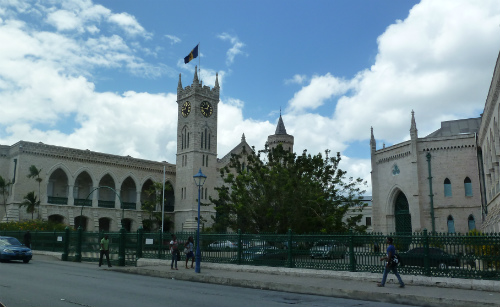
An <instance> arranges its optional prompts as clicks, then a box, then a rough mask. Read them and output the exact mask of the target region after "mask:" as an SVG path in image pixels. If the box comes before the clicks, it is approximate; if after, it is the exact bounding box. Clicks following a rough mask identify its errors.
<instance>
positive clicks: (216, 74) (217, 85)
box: [214, 72, 219, 89]
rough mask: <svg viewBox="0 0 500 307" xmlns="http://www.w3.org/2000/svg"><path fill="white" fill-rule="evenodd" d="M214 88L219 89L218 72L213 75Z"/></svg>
mask: <svg viewBox="0 0 500 307" xmlns="http://www.w3.org/2000/svg"><path fill="white" fill-rule="evenodd" d="M214 88H217V89H218V88H219V73H218V72H216V73H215V86H214Z"/></svg>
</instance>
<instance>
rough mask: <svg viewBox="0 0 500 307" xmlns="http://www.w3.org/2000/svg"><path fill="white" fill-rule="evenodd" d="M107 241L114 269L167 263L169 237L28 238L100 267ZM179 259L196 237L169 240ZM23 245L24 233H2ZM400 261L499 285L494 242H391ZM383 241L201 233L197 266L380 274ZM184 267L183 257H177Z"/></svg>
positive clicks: (418, 237)
mask: <svg viewBox="0 0 500 307" xmlns="http://www.w3.org/2000/svg"><path fill="white" fill-rule="evenodd" d="M105 234H107V235H109V239H110V256H111V259H112V262H114V263H115V264H117V265H134V264H135V262H136V260H137V259H138V258H154V259H170V258H171V254H170V250H169V242H170V240H171V233H161V232H147V233H145V232H143V231H142V229H139V230H138V231H137V233H127V232H126V231H125V230H121V231H120V232H118V233H116V232H106V233H104V232H101V233H92V232H84V231H82V230H77V231H70V230H69V229H67V230H66V231H65V232H38V231H34V232H32V248H33V249H35V250H48V251H56V252H62V255H63V256H62V258H63V259H65V260H68V259H72V260H75V261H82V260H85V261H98V259H99V242H100V240H101V239H102V237H103V236H104V235H105ZM175 234H176V236H177V240H178V243H179V246H180V250H181V251H182V249H183V245H184V243H185V242H187V240H188V238H189V237H190V236H192V237H193V238H195V237H196V236H195V233H194V232H179V233H175ZM0 235H2V236H13V237H16V238H18V239H19V240H20V241H21V242H22V239H23V235H24V232H23V231H0ZM390 236H392V237H393V239H394V245H395V246H396V249H397V252H398V254H399V256H400V258H401V260H402V264H401V266H400V267H399V272H400V273H402V274H411V275H424V276H438V277H452V278H453V277H455V278H470V279H490V280H500V234H497V233H494V234H493V233H492V234H479V233H473V234H447V233H445V234H438V233H427V231H425V230H424V231H423V232H420V233H409V234H405V235H397V234H391V235H390ZM386 238H387V235H384V234H381V233H380V234H378V233H371V234H355V233H343V234H300V235H299V234H294V233H292V232H291V231H289V232H288V233H287V234H243V233H240V232H239V233H224V234H222V233H202V234H201V236H200V248H201V252H202V261H205V262H215V263H233V264H246V265H264V266H276V267H290V268H307V269H318V270H335V271H351V272H373V273H382V271H383V264H382V263H381V262H380V258H381V257H384V256H385V251H386V248H387V243H386ZM181 255H182V260H184V259H185V255H184V254H183V253H181Z"/></svg>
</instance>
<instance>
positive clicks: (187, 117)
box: [175, 67, 220, 231]
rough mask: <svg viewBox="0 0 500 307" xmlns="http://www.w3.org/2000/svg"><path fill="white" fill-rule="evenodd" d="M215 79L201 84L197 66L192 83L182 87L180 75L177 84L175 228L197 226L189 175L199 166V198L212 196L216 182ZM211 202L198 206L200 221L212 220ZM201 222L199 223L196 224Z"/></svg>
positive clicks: (195, 196) (194, 191)
mask: <svg viewBox="0 0 500 307" xmlns="http://www.w3.org/2000/svg"><path fill="white" fill-rule="evenodd" d="M219 91H220V88H219V79H218V75H216V78H215V86H214V87H213V88H210V87H209V86H206V85H205V86H203V85H202V83H201V82H200V81H199V80H198V73H197V67H196V68H195V71H194V79H193V84H192V85H190V86H186V87H185V88H183V87H182V81H181V75H180V74H179V85H178V86H177V105H178V107H177V113H178V115H177V159H176V187H175V196H176V197H175V231H182V230H185V231H193V230H196V227H197V220H196V219H197V217H198V187H197V186H196V185H195V183H194V180H193V176H194V175H196V174H197V173H198V171H199V170H200V168H201V171H202V172H203V174H205V175H206V176H207V180H206V181H205V184H204V185H203V188H202V193H201V197H200V200H201V202H202V203H208V202H209V196H212V197H214V193H215V190H214V187H215V183H216V182H217V176H220V175H218V174H217V171H216V168H217V116H218V104H219ZM211 215H215V209H214V208H213V207H212V206H201V223H205V224H207V225H210V224H212V218H211ZM200 225H201V224H200Z"/></svg>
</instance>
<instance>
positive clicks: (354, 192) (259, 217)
mask: <svg viewBox="0 0 500 307" xmlns="http://www.w3.org/2000/svg"><path fill="white" fill-rule="evenodd" d="M328 152H329V151H326V156H325V157H323V156H322V155H321V154H317V155H314V156H313V155H310V154H308V153H307V151H304V152H303V153H302V155H296V154H295V153H291V152H288V151H286V150H284V149H283V148H282V146H281V145H278V146H277V147H276V148H274V149H273V150H267V148H266V150H263V151H260V152H258V153H257V154H255V151H252V152H250V153H248V152H246V151H244V152H243V153H242V154H241V155H233V156H232V157H231V161H230V163H229V165H228V166H227V167H225V168H223V169H221V176H222V178H223V181H224V183H225V185H224V186H222V187H218V188H216V190H217V192H218V198H217V199H213V198H210V201H211V203H212V204H213V205H215V209H216V213H217V215H216V216H215V217H213V219H214V226H213V227H212V228H213V229H216V230H222V229H227V228H231V229H233V230H236V229H241V230H242V231H243V232H254V233H259V232H274V233H286V232H287V231H288V229H292V230H293V231H294V232H297V233H309V232H319V231H321V232H326V233H333V232H345V231H347V230H349V229H352V230H354V231H365V230H366V226H358V225H357V222H359V221H360V220H361V218H362V215H361V214H358V215H356V216H353V217H350V218H347V219H344V216H345V215H346V212H347V210H348V209H349V208H350V207H357V208H362V207H363V205H362V194H363V193H364V191H362V190H361V188H360V187H361V186H362V185H363V184H366V183H364V182H363V180H362V179H360V178H357V179H354V178H352V177H351V178H346V172H345V171H343V170H341V169H340V168H339V167H338V166H339V163H340V160H341V158H340V154H339V153H337V156H335V157H329V156H328ZM262 155H264V157H265V159H262V158H261V156H262ZM243 156H246V159H245V160H246V162H245V164H243V163H242V162H241V161H243V160H244V159H243ZM245 165H246V167H245Z"/></svg>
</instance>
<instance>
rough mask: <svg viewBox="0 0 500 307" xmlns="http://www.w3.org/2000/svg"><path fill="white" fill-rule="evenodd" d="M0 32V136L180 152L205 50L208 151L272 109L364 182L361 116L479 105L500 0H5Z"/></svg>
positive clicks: (496, 45)
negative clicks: (210, 122) (180, 97)
mask: <svg viewBox="0 0 500 307" xmlns="http://www.w3.org/2000/svg"><path fill="white" fill-rule="evenodd" d="M0 41H1V42H2V43H1V44H0V108H1V109H2V110H3V111H2V112H0V144H5V145H12V144H14V143H16V142H18V141H19V140H25V141H34V142H43V143H46V144H52V145H59V146H67V147H72V148H79V149H90V150H93V151H99V152H105V153H110V154H116V155H130V156H133V157H137V158H143V159H151V160H158V161H168V162H171V163H175V153H176V125H177V105H176V102H175V100H176V88H177V81H178V76H179V73H181V74H182V82H183V85H184V86H187V85H189V84H190V83H191V81H192V77H193V71H194V66H195V65H198V64H199V60H200V61H201V73H200V77H201V79H202V80H203V82H204V84H206V85H211V86H213V84H214V80H215V73H216V72H218V73H219V81H220V84H221V102H220V105H219V106H220V108H219V128H218V129H219V144H218V153H219V157H222V156H224V155H225V154H226V153H227V152H228V151H229V150H231V149H232V148H233V147H234V146H235V145H236V144H237V143H238V142H239V141H240V137H241V135H242V134H243V133H245V135H246V138H247V141H248V142H249V143H250V144H252V145H255V146H256V148H257V149H260V148H262V147H263V145H264V142H265V141H266V139H267V136H268V135H270V134H273V133H274V130H275V127H276V123H277V119H278V117H279V112H280V109H281V112H282V115H283V119H284V122H285V126H286V128H287V132H288V133H290V134H293V135H294V136H295V150H296V151H297V152H301V151H302V150H303V149H308V151H309V152H310V153H313V154H314V153H318V152H324V150H325V149H330V150H331V151H332V152H341V154H342V155H343V162H342V164H341V166H342V168H344V169H346V170H347V171H348V173H349V175H352V176H355V177H362V178H364V179H365V180H367V181H368V182H369V183H370V171H371V167H370V151H369V137H370V127H373V128H374V133H375V137H376V139H377V142H378V143H377V145H378V148H381V147H382V144H386V146H389V145H391V144H394V143H398V142H401V141H404V140H407V139H408V138H409V128H410V118H411V111H412V110H414V111H415V117H416V121H417V128H418V129H419V136H420V137H423V136H425V135H427V134H429V133H431V132H432V131H434V130H436V129H438V128H439V127H440V122H441V121H443V120H452V119H458V118H466V117H477V116H479V114H480V113H481V112H482V109H483V107H484V103H485V99H486V95H487V91H488V88H489V85H490V82H491V76H492V74H493V68H494V64H495V61H496V58H497V55H498V52H499V50H500V6H498V3H497V1H494V0H491V1H487V0H485V1H473V0H470V1H466V0H441V1H428V0H424V1H387V0H384V1H382V0H381V1H378V0H370V1H368V0H364V1H361V0H358V1H347V0H345V1H282V0H275V1H189V2H181V1H165V0H148V1H132V0H122V1H116V0H109V1H104V0H101V1H97V0H96V1H87V0H78V1H76V0H75V1H73V0H67V1H51V0H46V1H15V0H0ZM6 42H8V43H6ZM197 43H200V49H199V50H200V55H201V56H200V58H199V59H195V60H193V61H192V62H191V63H189V64H187V65H186V64H184V62H183V58H184V57H185V56H186V55H187V54H188V53H189V51H190V50H191V49H192V48H193V47H194V46H195V45H196V44H197ZM370 191H371V187H370V186H368V187H367V194H369V193H371V192H370Z"/></svg>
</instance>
